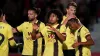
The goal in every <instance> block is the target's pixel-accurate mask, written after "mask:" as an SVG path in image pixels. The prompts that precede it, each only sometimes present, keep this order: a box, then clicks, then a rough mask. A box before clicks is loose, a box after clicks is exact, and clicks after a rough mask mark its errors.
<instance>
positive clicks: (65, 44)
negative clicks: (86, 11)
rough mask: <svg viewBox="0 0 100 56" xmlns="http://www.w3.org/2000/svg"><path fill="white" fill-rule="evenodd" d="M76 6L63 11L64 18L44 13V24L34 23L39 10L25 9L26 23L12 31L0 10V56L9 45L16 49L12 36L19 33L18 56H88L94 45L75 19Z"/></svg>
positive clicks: (88, 34) (84, 29)
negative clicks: (21, 35)
mask: <svg viewBox="0 0 100 56" xmlns="http://www.w3.org/2000/svg"><path fill="white" fill-rule="evenodd" d="M76 7H77V5H76V3H74V2H71V3H69V4H68V6H67V7H66V12H67V13H66V15H63V14H62V12H61V11H60V10H57V9H52V10H50V11H48V13H47V15H46V18H45V23H44V22H41V21H39V20H38V19H37V17H38V15H39V14H40V9H38V8H35V7H33V8H30V9H28V12H27V13H28V19H29V21H27V22H24V23H22V24H21V25H19V26H17V27H16V28H13V27H11V26H10V25H9V24H8V23H7V22H6V19H5V15H3V11H2V10H0V56H8V54H9V44H8V43H10V45H11V46H13V47H14V46H18V45H19V44H17V43H16V42H15V41H14V38H13V37H14V36H13V33H18V32H22V33H23V41H24V43H23V44H24V45H23V50H22V56H91V50H90V46H92V45H94V41H93V40H92V37H91V34H90V32H89V30H88V29H87V28H86V27H85V26H84V25H83V24H82V23H81V22H80V20H79V19H78V18H77V17H76V16H75V13H76Z"/></svg>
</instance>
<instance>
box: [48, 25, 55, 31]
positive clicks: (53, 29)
mask: <svg viewBox="0 0 100 56" xmlns="http://www.w3.org/2000/svg"><path fill="white" fill-rule="evenodd" d="M48 26H49V28H48V29H49V30H51V31H53V32H55V31H56V29H55V28H54V27H52V26H51V25H48Z"/></svg>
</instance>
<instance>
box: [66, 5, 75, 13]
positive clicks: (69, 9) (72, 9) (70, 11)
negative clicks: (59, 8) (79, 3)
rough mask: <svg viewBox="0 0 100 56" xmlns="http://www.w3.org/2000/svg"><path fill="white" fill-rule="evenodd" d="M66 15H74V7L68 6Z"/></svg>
mask: <svg viewBox="0 0 100 56" xmlns="http://www.w3.org/2000/svg"><path fill="white" fill-rule="evenodd" d="M67 13H68V14H70V15H75V13H76V8H75V7H74V6H69V8H68V9H67Z"/></svg>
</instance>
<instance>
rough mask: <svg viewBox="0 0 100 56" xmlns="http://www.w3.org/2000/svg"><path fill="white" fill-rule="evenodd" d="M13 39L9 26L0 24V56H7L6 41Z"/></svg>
mask: <svg viewBox="0 0 100 56" xmlns="http://www.w3.org/2000/svg"><path fill="white" fill-rule="evenodd" d="M12 37H13V32H12V28H11V26H10V25H8V24H6V23H3V22H0V56H8V52H9V46H8V41H9V39H11V38H12Z"/></svg>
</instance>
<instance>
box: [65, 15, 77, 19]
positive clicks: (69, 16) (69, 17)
mask: <svg viewBox="0 0 100 56" xmlns="http://www.w3.org/2000/svg"><path fill="white" fill-rule="evenodd" d="M67 18H68V20H70V19H72V18H76V16H75V15H68V17H67Z"/></svg>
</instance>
